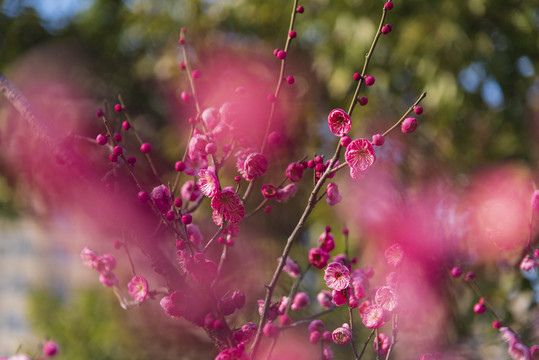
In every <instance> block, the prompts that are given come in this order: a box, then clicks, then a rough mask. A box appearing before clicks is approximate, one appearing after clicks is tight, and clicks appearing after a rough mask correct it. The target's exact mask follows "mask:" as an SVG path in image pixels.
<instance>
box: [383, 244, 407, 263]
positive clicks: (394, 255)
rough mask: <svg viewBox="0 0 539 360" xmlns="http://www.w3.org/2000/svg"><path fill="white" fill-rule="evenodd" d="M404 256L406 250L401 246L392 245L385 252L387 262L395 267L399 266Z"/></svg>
mask: <svg viewBox="0 0 539 360" xmlns="http://www.w3.org/2000/svg"><path fill="white" fill-rule="evenodd" d="M403 256H404V250H403V249H402V246H400V245H399V244H393V245H391V246H390V247H389V248H388V249H387V250H386V252H385V257H386V261H387V263H388V264H390V265H393V266H395V267H396V266H399V265H400V264H401V262H402V258H403Z"/></svg>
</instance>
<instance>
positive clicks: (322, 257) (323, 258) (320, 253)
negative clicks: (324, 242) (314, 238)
mask: <svg viewBox="0 0 539 360" xmlns="http://www.w3.org/2000/svg"><path fill="white" fill-rule="evenodd" d="M328 260H329V253H328V252H327V251H326V250H323V249H320V248H312V249H311V250H309V262H310V263H311V264H312V265H313V266H314V267H316V268H318V269H322V268H324V267H326V265H327V263H328Z"/></svg>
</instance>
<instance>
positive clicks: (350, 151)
mask: <svg viewBox="0 0 539 360" xmlns="http://www.w3.org/2000/svg"><path fill="white" fill-rule="evenodd" d="M344 159H345V160H346V162H347V163H348V165H349V166H350V176H351V177H352V179H361V178H362V177H363V176H365V172H366V171H367V170H368V169H369V167H371V165H372V164H374V161H375V160H376V156H375V154H374V148H373V147H372V144H371V143H370V142H369V141H368V140H365V139H357V140H354V141H352V142H351V143H350V144H349V145H348V147H347V148H346V153H345V154H344Z"/></svg>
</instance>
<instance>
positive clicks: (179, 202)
mask: <svg viewBox="0 0 539 360" xmlns="http://www.w3.org/2000/svg"><path fill="white" fill-rule="evenodd" d="M182 205H183V201H182V198H176V199H174V206H176V207H177V208H181V207H182Z"/></svg>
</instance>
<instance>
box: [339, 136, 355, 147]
mask: <svg viewBox="0 0 539 360" xmlns="http://www.w3.org/2000/svg"><path fill="white" fill-rule="evenodd" d="M351 142H352V139H351V138H350V136H348V135H344V136H342V137H341V146H343V147H347V146H348V145H349V144H350V143H351Z"/></svg>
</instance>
